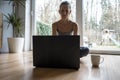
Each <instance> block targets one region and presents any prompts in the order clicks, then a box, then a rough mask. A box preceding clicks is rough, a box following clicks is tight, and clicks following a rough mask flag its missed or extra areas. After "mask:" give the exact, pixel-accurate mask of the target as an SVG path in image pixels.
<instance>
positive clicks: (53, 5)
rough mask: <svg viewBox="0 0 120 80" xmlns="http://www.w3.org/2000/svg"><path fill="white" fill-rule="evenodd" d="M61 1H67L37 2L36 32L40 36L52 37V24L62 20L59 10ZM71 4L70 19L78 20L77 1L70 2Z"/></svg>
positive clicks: (49, 0) (70, 0)
mask: <svg viewBox="0 0 120 80" xmlns="http://www.w3.org/2000/svg"><path fill="white" fill-rule="evenodd" d="M61 1H66V0H36V3H35V5H36V6H35V16H36V17H35V19H36V20H35V21H36V30H37V31H36V32H37V34H39V35H51V33H52V28H51V24H52V23H53V22H55V21H57V20H59V19H60V16H59V13H58V9H59V5H60V3H61ZM68 1H69V2H70V3H71V7H72V13H71V16H70V18H71V19H72V20H74V21H75V19H76V17H75V16H76V6H75V5H76V2H75V0H68Z"/></svg>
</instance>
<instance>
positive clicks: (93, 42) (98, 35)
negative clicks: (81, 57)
mask: <svg viewBox="0 0 120 80" xmlns="http://www.w3.org/2000/svg"><path fill="white" fill-rule="evenodd" d="M83 4H84V10H83V11H84V31H83V32H84V33H83V34H84V46H88V47H90V48H93V49H109V50H111V49H112V50H116V49H117V50H120V49H119V48H120V0H83Z"/></svg>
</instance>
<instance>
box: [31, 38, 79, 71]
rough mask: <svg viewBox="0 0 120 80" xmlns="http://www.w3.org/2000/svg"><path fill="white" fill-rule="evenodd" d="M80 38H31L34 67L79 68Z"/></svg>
mask: <svg viewBox="0 0 120 80" xmlns="http://www.w3.org/2000/svg"><path fill="white" fill-rule="evenodd" d="M79 44H80V36H33V65H34V66H36V67H51V68H76V69H78V68H79V67H80V48H79V47H80V45H79Z"/></svg>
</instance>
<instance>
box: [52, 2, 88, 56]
mask: <svg viewBox="0 0 120 80" xmlns="http://www.w3.org/2000/svg"><path fill="white" fill-rule="evenodd" d="M70 13H71V5H70V3H69V2H67V1H64V2H62V3H61V4H60V7H59V14H60V16H61V19H60V20H59V21H57V22H55V23H53V24H52V34H53V35H77V32H78V25H77V24H76V23H75V22H73V21H71V20H70V19H69V16H70ZM88 53H89V49H88V48H87V47H80V58H81V57H83V56H86V55H87V54H88Z"/></svg>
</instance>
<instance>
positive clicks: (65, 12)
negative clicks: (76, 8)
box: [59, 5, 71, 19]
mask: <svg viewBox="0 0 120 80" xmlns="http://www.w3.org/2000/svg"><path fill="white" fill-rule="evenodd" d="M59 13H60V16H61V18H62V19H68V18H69V15H70V13H71V9H70V7H69V6H68V5H62V6H61V7H60V10H59Z"/></svg>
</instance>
